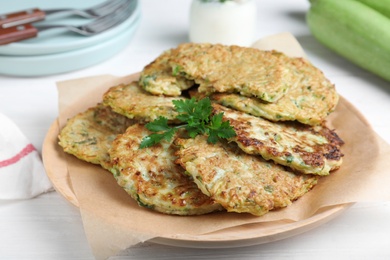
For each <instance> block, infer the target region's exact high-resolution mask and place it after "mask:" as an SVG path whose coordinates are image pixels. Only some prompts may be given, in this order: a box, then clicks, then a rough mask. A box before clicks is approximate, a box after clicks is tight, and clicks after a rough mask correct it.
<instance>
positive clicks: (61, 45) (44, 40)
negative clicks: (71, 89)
mask: <svg viewBox="0 0 390 260" xmlns="http://www.w3.org/2000/svg"><path fill="white" fill-rule="evenodd" d="M104 1H106V0H83V1H79V0H67V1H50V0H35V1H30V0H13V1H0V10H1V11H0V12H1V13H2V14H3V13H8V12H15V11H18V10H24V9H29V8H34V7H38V8H40V9H43V10H44V9H57V8H78V9H84V8H88V7H91V6H94V5H97V4H100V3H102V2H104ZM140 12H141V11H140V6H139V3H138V5H137V7H136V10H135V11H134V13H133V15H131V16H130V17H129V18H128V19H127V20H125V21H124V22H123V23H121V24H120V25H118V26H116V27H114V28H112V29H110V30H107V31H105V32H103V33H101V34H98V35H95V36H92V37H85V36H80V35H75V34H74V33H70V32H68V31H65V30H58V29H55V30H48V31H43V32H42V33H39V36H38V37H37V38H33V39H29V40H25V41H22V42H15V43H11V44H7V45H2V46H0V55H1V56H3V57H4V56H32V55H48V54H57V53H61V52H70V51H75V50H78V49H82V48H86V47H89V46H94V45H96V44H101V43H102V42H104V41H109V40H110V39H112V38H115V37H117V35H119V34H122V33H123V32H124V31H126V30H128V28H129V27H131V26H134V25H135V24H136V23H137V19H138V17H139V15H140ZM90 21H91V20H90V19H86V18H80V17H63V18H60V19H53V18H50V17H48V18H47V19H46V20H45V21H42V22H39V24H49V23H50V24H53V23H54V24H72V25H81V24H85V23H88V22H90ZM3 57H1V59H3Z"/></svg>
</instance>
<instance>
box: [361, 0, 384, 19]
mask: <svg viewBox="0 0 390 260" xmlns="http://www.w3.org/2000/svg"><path fill="white" fill-rule="evenodd" d="M357 1H358V2H360V3H363V4H365V5H367V6H369V7H371V8H372V9H374V10H376V11H378V12H380V13H381V14H383V15H385V16H387V17H388V18H390V0H357Z"/></svg>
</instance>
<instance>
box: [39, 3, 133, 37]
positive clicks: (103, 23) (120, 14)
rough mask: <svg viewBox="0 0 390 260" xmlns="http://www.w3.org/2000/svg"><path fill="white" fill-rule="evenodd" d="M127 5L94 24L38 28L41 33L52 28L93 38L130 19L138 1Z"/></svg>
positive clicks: (41, 26)
mask: <svg viewBox="0 0 390 260" xmlns="http://www.w3.org/2000/svg"><path fill="white" fill-rule="evenodd" d="M125 3H127V5H126V6H125V8H118V9H117V10H116V11H114V12H113V13H111V14H108V15H106V16H102V17H100V18H97V19H96V20H94V21H93V22H90V23H87V24H85V25H81V26H69V25H43V24H42V25H37V26H36V28H37V29H38V30H39V31H43V30H47V29H52V28H66V29H68V30H70V31H73V32H75V33H78V34H82V35H85V36H91V35H94V34H98V33H101V32H103V31H106V30H108V29H110V28H112V27H114V26H116V25H118V24H120V23H121V22H123V21H125V20H126V19H128V18H129V17H130V16H131V15H132V13H133V12H134V10H135V9H136V6H137V4H138V0H126V1H125Z"/></svg>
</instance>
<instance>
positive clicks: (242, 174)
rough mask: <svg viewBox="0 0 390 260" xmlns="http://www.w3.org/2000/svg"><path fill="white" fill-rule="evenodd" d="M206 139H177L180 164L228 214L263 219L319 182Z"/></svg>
mask: <svg viewBox="0 0 390 260" xmlns="http://www.w3.org/2000/svg"><path fill="white" fill-rule="evenodd" d="M206 139H207V138H206V137H205V136H197V137H196V138H195V139H177V140H176V142H175V143H176V144H177V145H179V146H180V149H179V150H178V152H177V153H176V154H177V155H178V157H179V158H178V159H177V160H176V162H177V163H179V164H180V165H182V167H183V168H185V169H186V171H187V172H188V173H189V174H191V176H192V177H193V179H194V181H195V182H196V184H197V185H198V187H199V188H200V189H201V190H202V191H203V193H205V194H207V195H208V196H210V197H211V198H212V199H214V200H215V201H216V202H218V203H220V204H221V205H222V206H223V207H224V208H225V209H226V210H227V211H230V212H239V213H242V212H247V213H251V214H253V215H257V216H262V215H264V214H266V213H267V212H268V211H270V210H273V209H277V208H282V207H286V206H288V205H290V204H291V203H292V201H294V200H296V199H297V198H299V197H301V196H302V195H304V194H305V193H307V192H308V191H309V190H310V189H311V188H312V187H313V186H314V185H315V184H316V183H317V179H318V176H313V175H307V174H294V173H292V172H291V171H288V170H286V169H284V168H283V167H282V166H280V165H276V164H274V163H273V162H268V161H265V160H264V159H262V158H261V157H260V156H255V155H249V154H247V153H245V152H243V151H242V150H241V149H239V148H238V147H237V145H236V144H234V143H227V142H220V143H217V144H209V143H207V141H206Z"/></svg>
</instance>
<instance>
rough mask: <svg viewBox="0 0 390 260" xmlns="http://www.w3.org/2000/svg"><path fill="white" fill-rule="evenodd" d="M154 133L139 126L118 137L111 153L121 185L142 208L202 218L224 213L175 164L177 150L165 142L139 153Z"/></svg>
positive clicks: (114, 171)
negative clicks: (143, 143)
mask: <svg viewBox="0 0 390 260" xmlns="http://www.w3.org/2000/svg"><path fill="white" fill-rule="evenodd" d="M150 134H151V133H150V132H149V131H148V130H147V129H146V128H145V127H144V126H143V125H140V124H135V125H133V126H131V127H129V128H128V129H127V130H126V132H125V133H124V134H121V135H119V136H118V137H117V138H116V139H115V141H114V142H113V144H112V148H111V150H110V152H109V153H110V156H111V160H112V161H113V168H112V169H111V172H112V173H113V174H114V177H115V178H116V180H117V182H118V184H119V185H120V186H121V187H123V188H124V189H125V190H126V192H127V193H128V194H129V195H130V196H131V197H132V198H134V199H135V200H136V201H137V202H138V204H139V205H140V206H143V207H147V208H151V209H153V210H155V211H158V212H162V213H166V214H177V215H200V214H205V213H209V212H212V211H219V210H222V207H221V205H219V204H218V203H215V202H214V201H213V200H212V199H210V198H209V197H208V196H206V195H204V194H203V193H202V192H201V191H200V190H199V189H198V187H197V186H196V184H195V183H194V182H193V181H192V179H191V177H190V176H188V175H186V174H185V173H184V169H183V168H182V167H180V166H179V165H177V164H175V163H174V161H175V159H176V156H175V155H174V153H175V147H174V146H173V145H172V142H167V141H163V142H161V143H159V144H157V145H155V146H153V147H150V148H144V149H140V148H139V145H140V143H141V140H142V138H143V137H145V136H147V135H150Z"/></svg>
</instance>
